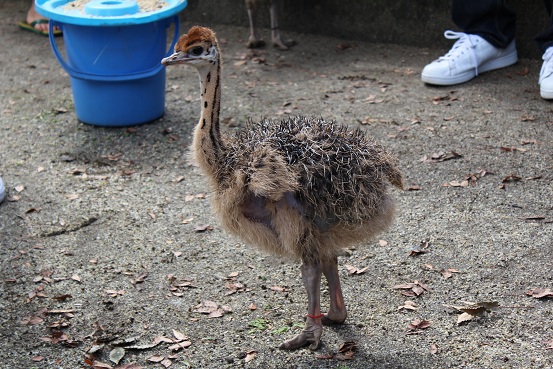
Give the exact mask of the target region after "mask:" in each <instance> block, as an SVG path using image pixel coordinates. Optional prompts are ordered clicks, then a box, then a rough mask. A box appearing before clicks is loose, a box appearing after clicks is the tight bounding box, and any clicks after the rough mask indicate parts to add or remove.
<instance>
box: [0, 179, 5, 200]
mask: <svg viewBox="0 0 553 369" xmlns="http://www.w3.org/2000/svg"><path fill="white" fill-rule="evenodd" d="M4 197H6V188H5V187H4V182H3V181H2V177H0V202H2V201H4Z"/></svg>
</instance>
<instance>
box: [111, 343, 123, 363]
mask: <svg viewBox="0 0 553 369" xmlns="http://www.w3.org/2000/svg"><path fill="white" fill-rule="evenodd" d="M123 356H125V349H124V348H123V347H116V348H114V349H113V350H111V351H110V352H109V360H110V361H111V362H112V363H114V364H115V365H117V364H119V362H120V361H121V359H122V358H123Z"/></svg>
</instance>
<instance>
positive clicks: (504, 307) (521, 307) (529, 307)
mask: <svg viewBox="0 0 553 369" xmlns="http://www.w3.org/2000/svg"><path fill="white" fill-rule="evenodd" d="M496 308H503V309H533V308H534V306H497V307H496Z"/></svg>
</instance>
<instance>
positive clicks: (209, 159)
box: [193, 58, 224, 176]
mask: <svg viewBox="0 0 553 369" xmlns="http://www.w3.org/2000/svg"><path fill="white" fill-rule="evenodd" d="M198 72H199V74H200V88H201V100H202V115H201V117H200V121H199V122H198V125H197V126H196V129H195V132H194V143H193V148H194V154H195V157H196V160H197V162H198V164H199V165H200V167H201V168H202V169H203V170H204V171H205V172H207V174H210V175H212V176H214V175H215V172H216V166H217V162H218V160H219V158H220V157H221V155H222V152H223V150H224V148H223V142H222V141H221V134H220V131H219V113H220V108H221V62H220V59H219V58H217V60H216V62H215V63H213V64H211V65H210V66H209V67H208V68H202V69H199V70H198Z"/></svg>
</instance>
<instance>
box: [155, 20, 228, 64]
mask: <svg viewBox="0 0 553 369" xmlns="http://www.w3.org/2000/svg"><path fill="white" fill-rule="evenodd" d="M218 55H219V50H218V47H217V40H216V38H215V33H214V32H213V31H212V30H210V29H208V28H204V27H192V28H191V29H190V31H188V33H187V34H184V35H182V36H181V37H180V38H179V40H178V42H177V44H176V45H175V53H174V54H172V55H170V56H168V57H166V58H164V59H163V60H161V64H163V65H165V66H167V65H173V64H191V65H194V66H195V67H196V68H198V69H200V68H201V67H203V66H210V65H212V64H214V63H216V62H217V57H218Z"/></svg>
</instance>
